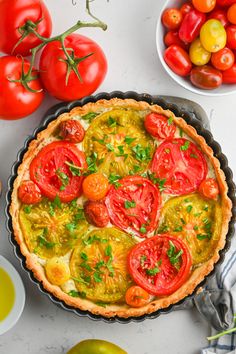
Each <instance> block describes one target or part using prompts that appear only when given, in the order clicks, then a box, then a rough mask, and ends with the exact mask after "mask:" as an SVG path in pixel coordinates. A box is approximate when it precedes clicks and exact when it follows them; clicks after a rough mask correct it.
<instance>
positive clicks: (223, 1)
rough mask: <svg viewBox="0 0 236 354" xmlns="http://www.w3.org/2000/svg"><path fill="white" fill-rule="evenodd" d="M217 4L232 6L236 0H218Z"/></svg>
mask: <svg viewBox="0 0 236 354" xmlns="http://www.w3.org/2000/svg"><path fill="white" fill-rule="evenodd" d="M216 3H217V5H220V6H230V5H232V4H235V3H236V0H216Z"/></svg>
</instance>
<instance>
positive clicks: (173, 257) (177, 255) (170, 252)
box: [166, 241, 183, 264]
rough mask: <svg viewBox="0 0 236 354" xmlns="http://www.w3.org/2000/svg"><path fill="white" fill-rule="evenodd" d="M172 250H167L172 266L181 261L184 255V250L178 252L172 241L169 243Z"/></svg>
mask: <svg viewBox="0 0 236 354" xmlns="http://www.w3.org/2000/svg"><path fill="white" fill-rule="evenodd" d="M169 245H170V248H169V249H168V250H167V252H166V253H167V256H168V257H169V260H170V263H171V264H176V263H177V262H178V261H179V258H180V256H181V255H182V254H183V250H182V249H181V250H179V251H178V252H177V251H176V248H175V245H174V244H173V242H172V241H169Z"/></svg>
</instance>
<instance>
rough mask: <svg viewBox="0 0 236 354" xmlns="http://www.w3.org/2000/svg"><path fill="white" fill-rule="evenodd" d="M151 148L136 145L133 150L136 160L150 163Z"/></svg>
mask: <svg viewBox="0 0 236 354" xmlns="http://www.w3.org/2000/svg"><path fill="white" fill-rule="evenodd" d="M150 150H151V149H150V147H149V146H147V147H145V148H144V147H143V146H141V145H140V144H137V145H135V146H134V147H133V148H132V151H133V152H134V154H135V158H136V160H138V161H140V162H142V161H149V160H151V155H150V152H151V151H150Z"/></svg>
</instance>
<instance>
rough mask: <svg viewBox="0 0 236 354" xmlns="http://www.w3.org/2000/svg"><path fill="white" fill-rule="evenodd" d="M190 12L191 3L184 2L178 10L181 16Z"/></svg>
mask: <svg viewBox="0 0 236 354" xmlns="http://www.w3.org/2000/svg"><path fill="white" fill-rule="evenodd" d="M191 10H193V5H192V3H191V2H185V3H184V4H183V5H182V6H181V8H180V12H181V13H182V15H183V16H185V15H186V14H188V13H189V12H190V11H191Z"/></svg>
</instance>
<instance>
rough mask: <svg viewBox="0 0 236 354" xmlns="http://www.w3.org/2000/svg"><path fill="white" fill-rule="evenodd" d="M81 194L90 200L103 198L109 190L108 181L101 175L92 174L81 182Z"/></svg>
mask: <svg viewBox="0 0 236 354" xmlns="http://www.w3.org/2000/svg"><path fill="white" fill-rule="evenodd" d="M82 187H83V193H84V195H85V196H86V197H87V198H88V199H91V200H100V199H102V198H104V197H105V196H106V194H107V192H108V189H109V183H108V179H107V178H106V177H105V176H104V175H102V174H101V173H92V174H91V175H89V176H87V177H86V178H85V179H84V181H83V186H82Z"/></svg>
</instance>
